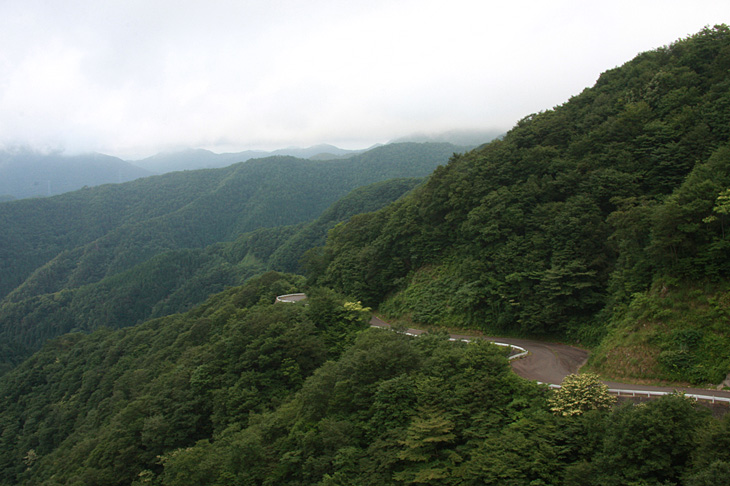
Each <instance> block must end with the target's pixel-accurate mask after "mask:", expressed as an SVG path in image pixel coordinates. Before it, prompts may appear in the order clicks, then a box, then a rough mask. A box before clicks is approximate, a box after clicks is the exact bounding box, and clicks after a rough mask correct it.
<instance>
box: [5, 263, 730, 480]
mask: <svg viewBox="0 0 730 486" xmlns="http://www.w3.org/2000/svg"><path fill="white" fill-rule="evenodd" d="M302 284H303V282H302V278H301V277H295V276H292V275H283V274H276V273H267V274H265V275H263V276H262V277H259V278H256V279H253V280H250V281H249V282H248V283H247V284H245V285H244V286H241V287H234V288H231V289H228V290H226V291H224V292H222V293H220V294H218V295H216V296H214V297H212V298H211V299H210V300H208V301H207V302H206V303H205V304H204V305H202V306H200V307H198V308H196V309H193V310H191V311H189V312H187V313H186V314H178V315H172V316H168V317H163V318H159V319H155V320H151V321H148V322H146V323H144V324H141V325H138V326H134V327H128V328H124V329H121V330H116V331H112V330H101V331H96V332H94V333H92V334H90V335H85V334H68V335H65V336H62V337H59V338H56V339H55V340H52V341H50V342H49V343H47V344H46V345H45V346H44V348H43V349H42V350H41V351H40V352H38V353H36V354H35V355H34V356H33V357H32V358H31V359H29V360H27V361H26V362H24V363H23V364H22V365H20V366H18V367H17V368H15V369H14V370H13V371H11V372H9V373H8V374H7V375H5V376H4V377H3V378H2V379H1V380H0V426H1V427H2V430H3V433H2V435H1V436H0V484H7V485H11V484H12V485H15V484H33V485H49V486H50V485H61V484H64V485H84V486H93V485H99V486H102V485H103V486H111V485H129V484H135V485H142V484H156V485H181V486H182V485H185V486H187V485H191V484H195V485H200V486H203V485H224V484H225V485H234V484H238V485H256V484H258V485H261V484H264V485H282V484H290V485H315V484H319V485H374V486H375V485H383V484H445V485H446V484H473V485H477V484H479V485H481V484H494V485H510V484H514V485H521V484H533V485H538V484H542V485H559V484H562V485H576V486H577V485H580V486H586V485H593V484H595V485H623V484H646V485H651V484H656V485H659V484H665V485H666V484H677V483H678V482H679V481H682V482H683V484H687V485H710V484H713V485H719V484H729V483H728V482H727V479H728V477H730V476H728V475H727V472H729V471H730V447H727V445H728V444H730V414H729V415H726V416H725V418H724V419H722V420H719V419H714V418H712V417H710V414H709V411H708V410H707V409H704V408H702V407H701V406H697V405H696V404H695V403H694V402H693V401H692V400H689V399H686V398H683V397H682V396H680V395H670V396H667V397H664V398H662V399H660V400H656V401H652V402H649V403H646V404H643V405H639V406H636V405H633V404H632V403H631V402H628V403H626V404H624V405H622V406H619V407H617V408H614V409H612V410H611V409H605V408H598V409H595V410H588V411H586V412H585V413H583V414H578V415H569V416H566V415H563V414H561V413H554V412H553V411H551V407H550V398H551V396H552V394H553V393H554V392H552V391H551V390H549V389H548V388H546V387H545V386H542V385H537V384H536V383H534V382H528V381H526V380H523V379H522V378H519V377H518V376H517V375H515V374H514V373H512V371H511V370H510V367H509V363H508V360H507V358H506V356H505V354H504V351H503V350H502V349H501V348H499V347H497V346H494V345H491V344H488V343H486V342H476V343H473V344H467V343H454V342H451V341H448V340H447V336H446V335H444V334H439V333H435V334H429V335H426V336H424V337H421V338H418V339H416V338H413V337H410V336H407V335H405V334H401V333H397V332H388V331H384V330H379V329H367V320H368V319H369V312H368V310H367V309H363V308H362V307H361V306H359V305H358V304H357V303H355V302H352V301H348V300H347V299H345V298H343V297H341V296H339V295H337V294H335V293H334V292H332V291H330V290H326V289H316V288H310V289H309V294H310V298H309V300H308V305H304V304H274V303H273V301H274V296H275V295H277V294H281V293H287V292H291V291H293V290H298V289H300V288H302V287H301V286H302ZM723 481H724V482H723Z"/></svg>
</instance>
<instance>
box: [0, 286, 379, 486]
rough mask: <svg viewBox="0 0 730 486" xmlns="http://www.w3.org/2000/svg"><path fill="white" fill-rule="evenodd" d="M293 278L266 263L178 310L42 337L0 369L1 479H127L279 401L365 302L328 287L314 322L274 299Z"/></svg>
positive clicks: (302, 310)
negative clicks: (29, 352) (325, 305)
mask: <svg viewBox="0 0 730 486" xmlns="http://www.w3.org/2000/svg"><path fill="white" fill-rule="evenodd" d="M299 283H301V278H299V277H294V276H287V275H282V274H276V273H267V274H264V275H263V276H261V277H259V278H257V279H253V280H251V281H249V282H248V283H247V284H246V285H244V286H242V287H233V288H230V289H228V290H226V291H225V292H223V293H220V294H218V295H216V296H214V297H212V298H211V299H210V300H209V301H208V302H206V303H205V304H204V305H203V306H200V307H198V308H195V309H193V310H191V311H190V312H188V313H186V314H178V315H173V316H169V317H165V318H161V319H156V320H152V321H148V322H146V323H144V324H141V325H139V326H135V327H130V328H125V329H122V330H118V331H111V330H101V331H97V332H94V333H91V334H89V335H82V334H68V335H64V336H62V337H59V338H57V339H55V340H52V341H50V342H49V343H48V344H47V345H46V346H44V347H43V349H42V350H41V351H40V352H38V353H36V354H35V355H34V356H33V357H32V358H31V359H29V360H27V361H26V362H24V363H23V364H21V365H20V366H18V367H17V368H15V369H14V370H12V371H11V372H9V373H8V374H7V375H5V376H4V377H3V378H2V379H0V424H2V428H3V431H4V432H6V433H4V434H3V435H2V436H1V437H0V484H20V483H24V484H44V482H47V483H48V484H76V483H83V484H108V485H113V484H130V483H131V482H132V481H133V480H137V478H139V477H140V476H139V474H140V473H143V472H145V471H148V472H149V474H152V475H156V474H157V473H158V472H159V471H160V470H161V468H162V464H160V463H159V459H158V456H160V455H162V454H165V453H168V452H172V451H174V450H177V449H178V448H187V447H191V446H193V445H194V444H195V443H196V442H197V441H200V440H204V439H206V438H210V437H212V436H213V435H215V434H218V433H221V432H222V431H224V430H227V429H228V428H230V427H234V428H235V427H238V428H241V427H245V426H246V425H247V424H248V422H249V420H250V417H251V416H252V414H254V413H262V412H265V411H267V410H272V409H273V408H275V407H277V406H278V405H280V404H281V403H283V402H284V401H285V400H286V399H287V397H289V396H290V395H291V394H292V393H294V392H295V391H296V390H298V389H299V388H300V387H301V386H302V384H303V383H304V381H305V380H306V379H307V377H309V376H310V375H312V373H313V372H314V371H315V370H316V369H317V368H319V367H320V366H321V365H322V364H323V363H324V362H325V360H326V359H327V357H331V358H332V357H335V356H337V355H338V354H339V353H340V352H341V350H340V348H341V345H340V343H337V342H333V340H332V336H331V333H330V330H331V329H336V330H337V332H338V334H337V335H338V337H339V338H341V339H342V340H343V341H345V342H352V340H353V338H352V336H350V334H354V333H356V332H357V331H358V330H359V329H362V324H360V323H361V322H362V314H363V313H365V312H366V311H365V310H364V309H362V308H361V307H359V306H357V305H353V304H352V303H349V304H348V303H347V301H345V300H344V299H342V300H339V301H338V300H337V299H336V298H335V296H333V295H330V296H329V300H328V302H330V303H331V305H332V306H334V307H337V308H339V309H342V311H341V312H340V313H339V314H337V313H330V314H329V315H328V316H329V318H328V320H322V319H320V320H318V321H316V323H315V320H314V316H311V317H310V314H311V310H310V309H311V307H308V306H304V305H285V304H274V299H275V296H276V295H277V294H279V293H282V291H291V290H296V289H295V288H293V287H294V286H295V285H297V284H299ZM315 293H316V292H315ZM328 295H329V294H328ZM346 304H347V306H346ZM321 307H322V306H320V308H321ZM145 474H147V475H149V474H148V473H145ZM142 477H144V475H143V476H142ZM139 480H141V479H139Z"/></svg>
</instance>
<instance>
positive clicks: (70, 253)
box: [0, 144, 456, 301]
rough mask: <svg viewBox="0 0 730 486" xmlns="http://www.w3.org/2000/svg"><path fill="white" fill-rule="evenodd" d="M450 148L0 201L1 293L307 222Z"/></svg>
mask: <svg viewBox="0 0 730 486" xmlns="http://www.w3.org/2000/svg"><path fill="white" fill-rule="evenodd" d="M455 149H456V147H455V146H453V145H449V144H394V145H388V146H384V147H379V148H377V149H373V150H372V151H370V152H367V153H364V154H361V155H358V156H355V157H352V158H350V159H347V160H341V161H339V160H338V161H307V160H301V159H294V158H291V157H275V158H268V159H259V160H253V161H249V162H246V163H242V164H236V165H232V166H230V167H227V168H223V169H214V170H201V171H190V172H176V173H171V174H166V175H163V176H156V177H150V178H145V179H141V180H138V181H133V182H130V183H127V184H121V185H114V186H104V187H98V188H91V189H84V190H82V191H77V192H73V193H69V194H64V195H60V196H57V197H53V198H46V199H43V200H21V201H11V202H8V203H3V204H0V227H1V228H2V229H3V231H2V233H0V296H2V297H5V296H7V297H6V298H7V299H9V300H11V301H17V300H18V299H23V298H27V297H30V296H33V295H39V294H45V293H49V292H55V291H59V290H61V289H64V288H74V287H78V286H81V285H84V284H88V283H92V282H95V281H98V280H99V279H101V278H103V277H107V276H111V275H114V274H116V273H119V272H121V271H124V270H127V269H129V268H131V267H133V266H134V265H136V264H138V263H141V262H143V261H145V260H148V259H149V258H151V257H153V256H154V255H157V254H159V253H161V252H163V251H167V250H173V249H180V248H202V247H205V246H207V245H210V244H212V243H216V242H218V241H230V240H233V239H235V238H236V237H237V236H239V235H240V234H242V233H245V232H248V231H253V230H255V229H258V228H261V227H267V228H271V227H277V226H285V225H291V224H297V223H301V222H305V221H311V220H313V219H314V218H316V217H317V216H318V215H319V214H320V213H321V212H322V211H324V210H325V209H326V208H327V207H328V206H329V205H330V204H332V203H333V202H335V201H336V200H337V199H339V198H341V197H342V196H344V195H345V194H347V193H348V192H349V191H351V190H352V189H354V188H356V187H359V186H363V185H366V184H370V183H373V182H377V181H382V180H387V179H392V178H396V177H423V176H426V175H428V174H430V173H431V172H432V171H433V169H434V168H435V167H436V166H437V165H439V164H443V163H445V162H446V160H447V159H448V157H449V156H450V155H451V154H453V152H454V150H455ZM8 294H10V295H8Z"/></svg>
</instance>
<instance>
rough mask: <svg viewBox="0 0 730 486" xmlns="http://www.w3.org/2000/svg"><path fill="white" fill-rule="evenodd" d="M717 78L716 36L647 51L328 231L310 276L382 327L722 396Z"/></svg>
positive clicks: (725, 102)
mask: <svg viewBox="0 0 730 486" xmlns="http://www.w3.org/2000/svg"><path fill="white" fill-rule="evenodd" d="M729 73H730V31H729V29H728V27H727V26H724V25H723V26H718V27H715V28H711V29H710V28H707V29H705V30H703V31H702V32H700V33H698V34H696V35H694V36H692V37H690V38H687V39H683V40H680V41H677V42H675V43H673V44H671V45H670V46H667V47H663V48H660V49H658V50H655V51H651V52H646V53H642V54H640V55H638V56H637V57H636V58H635V59H633V60H632V61H630V62H628V63H626V64H625V65H624V66H621V67H619V68H615V69H612V70H609V71H607V72H605V73H603V74H602V75H601V76H600V78H599V79H598V81H597V82H596V84H595V86H593V87H591V88H588V89H586V90H584V91H583V92H582V93H580V94H579V95H577V96H575V97H573V98H571V99H570V100H569V101H568V102H566V103H565V104H563V105H561V106H558V107H556V108H554V109H552V110H548V111H545V112H542V113H538V114H534V115H530V116H528V117H526V118H525V119H523V120H521V121H520V122H519V123H518V124H517V125H516V126H515V127H514V128H513V129H512V130H511V131H510V132H509V133H508V134H507V135H506V136H505V137H504V139H503V140H500V141H496V142H492V143H490V144H488V145H485V146H483V147H481V148H479V149H476V150H474V151H471V152H468V153H466V154H463V155H456V156H454V157H453V158H452V159H451V160H450V162H449V164H448V165H447V166H444V167H440V168H439V169H438V170H437V171H436V172H435V173H434V174H433V175H432V176H431V178H430V179H429V180H428V182H427V183H426V184H425V185H424V186H422V187H420V188H419V189H418V190H417V191H415V192H414V193H413V194H412V195H411V196H410V197H408V198H404V199H402V200H400V201H399V202H397V203H395V204H393V205H391V206H389V207H387V208H385V209H383V210H381V211H379V212H376V213H371V214H366V215H362V216H359V217H357V218H353V219H352V220H351V222H350V223H349V224H347V225H345V226H342V227H339V228H337V230H336V231H335V232H333V234H332V235H331V238H330V239H329V240H328V242H327V245H326V247H325V248H324V249H322V250H320V251H318V252H313V253H311V254H310V255H309V256H310V267H309V268H310V269H311V270H312V274H311V278H312V280H313V281H315V282H317V283H319V284H326V285H331V286H334V287H336V288H339V289H342V290H343V291H345V292H346V293H349V294H352V295H355V296H357V297H358V298H360V299H363V301H364V302H366V303H367V304H368V305H380V309H381V310H382V311H384V312H386V313H387V314H389V315H390V316H391V317H398V318H403V319H411V320H413V321H416V322H421V323H429V324H447V325H451V326H457V327H470V328H477V329H482V330H485V331H490V332H501V333H512V334H521V335H551V336H553V337H558V338H568V339H571V340H573V341H576V342H581V343H583V344H584V345H596V344H598V343H604V348H601V349H602V350H603V351H601V352H600V353H598V354H597V355H595V357H594V361H593V365H594V366H596V367H597V368H598V369H600V370H603V371H606V372H607V373H610V375H613V376H623V377H633V378H642V379H645V378H648V379H667V380H676V379H680V380H686V381H692V382H694V383H719V382H720V381H721V380H722V379H723V378H724V377H725V375H726V374H727V373H728V372H730V353H729V352H728V351H727V350H728V349H730V332H729V331H728V319H729V317H730V295H729V294H728V289H729V288H730V287H729V285H728V284H729V280H728V275H730V239H729V238H730V232H729V231H728V222H729V221H728V220H727V218H728V213H729V212H730V211H729V209H728V208H729V206H728V196H729V194H730V193H729V192H728V191H730V146H729V141H730V140H729V136H730V76H729V75H728V74H729ZM612 353H613V354H612ZM607 357H610V359H607ZM622 357H623V358H622ZM616 359H619V360H621V359H622V361H620V362H616ZM609 362H613V363H614V364H615V366H613V367H612V368H610V369H609V368H607V367H605V366H604V363H609ZM606 366H608V365H606Z"/></svg>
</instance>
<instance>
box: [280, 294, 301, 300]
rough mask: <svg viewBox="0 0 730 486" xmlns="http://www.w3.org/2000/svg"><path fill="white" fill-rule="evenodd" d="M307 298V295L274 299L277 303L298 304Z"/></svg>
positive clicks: (287, 295)
mask: <svg viewBox="0 0 730 486" xmlns="http://www.w3.org/2000/svg"><path fill="white" fill-rule="evenodd" d="M306 298H307V294H285V295H278V296H277V297H276V301H277V302H298V301H300V300H304V299H306Z"/></svg>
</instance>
